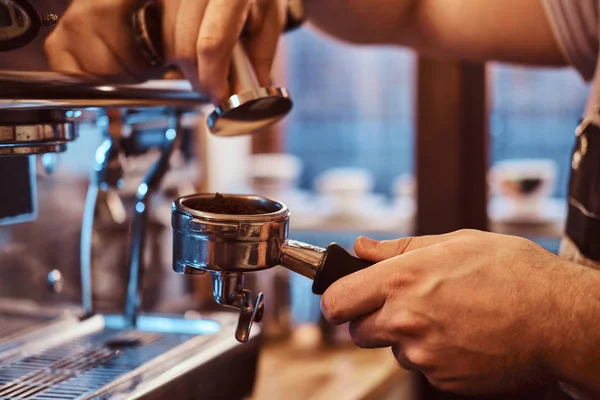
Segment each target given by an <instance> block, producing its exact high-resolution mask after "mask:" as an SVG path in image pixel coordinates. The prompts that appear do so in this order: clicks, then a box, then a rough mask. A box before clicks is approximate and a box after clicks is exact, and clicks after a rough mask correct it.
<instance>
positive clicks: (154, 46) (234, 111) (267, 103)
mask: <svg viewBox="0 0 600 400" xmlns="http://www.w3.org/2000/svg"><path fill="white" fill-rule="evenodd" d="M291 16H292V15H291V14H290V13H288V17H291ZM161 19H162V18H161V13H160V8H159V5H158V3H156V2H148V3H146V4H145V5H144V6H143V7H142V8H141V9H140V10H139V11H138V12H137V13H136V14H135V15H134V18H133V24H134V30H135V32H136V36H137V39H138V43H139V44H140V47H141V48H142V51H143V53H144V54H145V56H146V58H147V59H148V61H149V63H150V64H151V65H152V66H155V67H158V66H162V65H164V62H165V61H164V60H165V59H164V49H163V44H162V21H161ZM288 26H289V27H290V28H295V27H296V26H297V24H288ZM230 86H231V87H235V88H239V90H240V91H239V92H238V93H234V94H232V95H231V96H230V97H229V98H228V99H227V100H226V101H225V102H223V103H222V104H219V105H217V106H216V108H215V110H214V111H213V112H212V113H211V114H210V115H209V116H208V118H207V125H208V129H209V130H210V132H211V133H213V134H215V135H218V136H237V135H245V134H249V133H253V132H255V131H257V130H260V129H262V128H266V127H268V126H270V125H273V124H275V123H277V122H279V121H280V120H281V119H282V118H283V117H285V116H286V115H287V114H288V113H289V112H290V110H291V109H292V100H291V98H290V95H289V93H288V91H287V89H285V88H278V87H274V86H268V87H261V86H260V85H259V83H258V79H257V77H256V74H255V71H254V68H253V67H252V64H251V63H250V60H249V59H248V55H247V54H246V51H245V49H244V47H243V45H242V43H241V41H240V42H238V43H237V44H236V45H235V47H234V49H233V54H232V62H231V74H230Z"/></svg>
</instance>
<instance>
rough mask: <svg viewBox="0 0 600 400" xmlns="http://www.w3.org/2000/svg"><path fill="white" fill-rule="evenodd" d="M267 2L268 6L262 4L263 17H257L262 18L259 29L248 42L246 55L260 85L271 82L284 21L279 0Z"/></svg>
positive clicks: (267, 84) (282, 8) (266, 84)
mask: <svg viewBox="0 0 600 400" xmlns="http://www.w3.org/2000/svg"><path fill="white" fill-rule="evenodd" d="M259 3H261V2H259ZM262 3H265V2H264V1H263V2H262ZM267 4H268V5H269V6H268V7H265V6H264V5H263V10H261V11H262V12H264V13H265V14H264V17H262V18H260V17H258V18H259V19H262V21H261V22H260V23H261V25H260V27H259V30H258V32H257V34H256V35H255V36H253V37H252V39H251V40H250V41H249V42H248V55H249V57H250V61H251V62H252V65H253V66H254V71H255V73H256V77H257V78H258V81H259V82H260V84H261V85H262V86H269V85H270V84H271V69H272V66H273V60H274V59H275V54H276V52H277V44H278V43H279V37H280V35H281V31H282V30H283V26H284V23H285V13H284V12H283V10H284V7H280V6H279V4H280V2H279V0H274V1H269V2H268V3H267Z"/></svg>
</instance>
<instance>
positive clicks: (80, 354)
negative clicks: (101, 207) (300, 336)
mask: <svg viewBox="0 0 600 400" xmlns="http://www.w3.org/2000/svg"><path fill="white" fill-rule="evenodd" d="M215 317H216V318H214V319H213V318H211V319H210V320H208V319H198V320H191V319H190V320H188V319H183V318H175V317H173V318H171V317H168V316H147V317H144V316H142V317H140V318H139V323H138V328H137V329H127V328H123V325H124V324H123V319H122V318H121V317H110V316H95V317H92V318H90V319H88V320H86V321H83V322H80V323H79V324H77V326H71V327H70V328H69V329H62V330H58V331H57V332H56V333H55V334H54V335H51V336H50V337H45V338H41V337H40V338H38V339H36V340H32V341H30V342H28V343H24V344H23V345H21V346H19V347H17V348H12V349H10V350H7V351H4V352H2V353H0V400H4V399H11V400H17V399H18V400H21V399H23V400H24V399H32V400H49V399H52V400H70V399H73V400H74V399H113V398H118V399H129V398H136V399H137V398H140V399H154V398H157V399H158V398H161V397H162V396H160V395H159V393H161V392H164V391H165V390H170V391H171V393H173V390H182V389H183V388H184V387H185V386H186V385H187V388H186V389H185V391H183V392H182V393H183V394H184V397H178V396H171V397H172V398H197V396H198V395H199V394H202V395H203V396H207V395H208V397H204V398H213V397H211V396H212V395H215V391H216V392H218V393H221V394H225V393H224V392H223V390H226V389H225V388H221V387H214V388H211V386H214V385H215V384H216V383H217V382H215V381H214V379H213V378H214V374H213V373H211V371H214V370H215V369H219V368H221V369H223V368H227V364H228V363H230V362H234V363H235V368H236V369H238V370H239V369H240V368H241V369H242V370H243V371H244V373H245V374H246V375H247V377H246V379H245V384H241V385H240V387H239V388H238V389H236V390H239V389H242V392H245V393H242V392H240V393H239V397H238V394H235V393H231V394H228V396H227V397H219V396H216V397H214V398H242V397H243V396H245V395H249V394H250V393H251V391H252V388H253V382H254V377H255V374H256V361H257V356H258V345H250V346H248V345H239V344H238V343H237V342H236V341H235V339H234V335H233V332H234V329H235V324H236V322H237V321H236V318H231V316H230V315H229V314H224V315H215ZM255 339H256V338H255ZM254 342H257V340H254ZM246 346H247V347H246ZM223 362H225V363H223ZM244 363H245V365H244ZM221 364H223V365H221ZM218 365H221V366H220V367H219V366H218ZM220 374H223V371H222V370H221V371H220ZM224 377H225V378H226V379H225V381H227V382H228V383H229V386H235V385H231V380H230V379H229V378H230V377H228V376H227V374H224ZM211 380H212V382H211ZM242 381H244V379H242ZM186 382H187V383H186ZM236 384H237V382H236ZM170 385H171V386H173V387H172V388H171V389H169V386H170ZM243 386H245V388H244V387H243ZM198 388H201V390H204V391H205V392H204V393H198ZM202 388H203V389H202ZM209 388H211V389H210V393H206V390H207V389H209Z"/></svg>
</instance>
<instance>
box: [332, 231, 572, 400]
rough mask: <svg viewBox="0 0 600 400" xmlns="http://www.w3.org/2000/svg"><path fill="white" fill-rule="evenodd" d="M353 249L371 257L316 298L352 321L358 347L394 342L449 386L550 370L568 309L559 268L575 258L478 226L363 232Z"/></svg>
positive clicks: (494, 389)
mask: <svg viewBox="0 0 600 400" xmlns="http://www.w3.org/2000/svg"><path fill="white" fill-rule="evenodd" d="M355 251H356V253H357V255H358V256H359V257H361V258H364V259H368V260H370V261H374V262H378V264H375V265H374V266H372V267H370V268H367V269H365V270H362V271H359V272H357V273H355V274H352V275H350V276H347V277H345V278H343V279H341V280H339V281H338V282H336V283H335V284H333V285H332V286H331V287H330V288H329V290H328V291H327V292H326V293H325V294H324V295H323V298H322V302H321V305H322V309H323V313H324V315H325V317H326V318H327V319H328V320H329V321H330V322H332V323H334V324H342V323H345V322H349V321H351V324H350V332H351V335H352V338H353V340H354V342H355V343H356V344H357V345H358V346H360V347H364V348H377V347H389V346H391V347H392V349H393V352H394V355H395V357H396V359H397V360H398V362H399V363H400V364H401V365H402V366H403V367H405V368H407V369H413V370H418V371H421V372H422V373H424V374H425V375H426V376H427V378H428V379H429V381H430V382H431V383H432V384H433V385H434V386H436V387H438V388H439V389H441V390H444V391H447V392H456V393H462V394H492V393H502V392H510V391H513V390H515V389H517V388H520V387H521V386H528V385H536V384H541V383H545V382H549V381H552V380H553V379H554V378H553V376H552V371H551V370H552V366H551V360H552V359H553V358H552V357H553V356H555V355H556V354H555V351H556V348H557V347H559V346H560V343H561V342H563V341H564V338H563V337H562V335H561V333H563V332H565V331H564V329H563V325H564V324H565V321H568V318H567V317H568V316H570V315H571V313H572V310H569V307H566V306H565V304H564V303H565V300H564V299H565V298H569V296H570V295H571V294H572V291H573V290H574V289H572V288H571V289H569V287H570V286H568V285H565V284H564V281H565V280H566V278H565V276H566V271H569V270H573V271H577V270H578V267H577V266H575V265H571V264H570V263H568V262H567V261H564V260H562V259H560V258H558V257H557V256H555V255H553V254H551V253H549V252H547V251H546V250H544V249H542V248H541V247H539V246H537V245H535V244H534V243H532V242H529V241H527V240H525V239H521V238H516V237H510V236H503V235H496V234H491V233H483V232H478V231H460V232H456V233H452V234H448V235H441V236H426V237H415V238H407V239H400V240H394V241H386V242H375V241H372V240H370V239H365V238H361V239H359V240H357V242H356V244H355ZM566 267H568V268H566ZM563 310H564V311H563ZM557 357H558V356H557Z"/></svg>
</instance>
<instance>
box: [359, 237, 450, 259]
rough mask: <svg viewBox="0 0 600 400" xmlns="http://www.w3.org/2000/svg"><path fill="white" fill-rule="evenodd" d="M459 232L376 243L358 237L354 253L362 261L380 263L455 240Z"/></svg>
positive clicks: (375, 241)
mask: <svg viewBox="0 0 600 400" xmlns="http://www.w3.org/2000/svg"><path fill="white" fill-rule="evenodd" d="M460 234H462V233H460V232H452V233H448V234H445V235H434V236H414V237H406V238H401V239H395V240H384V241H377V240H373V239H370V238H366V237H359V238H358V239H356V242H354V251H355V252H356V255H357V256H358V257H360V258H362V259H365V260H369V261H373V262H380V261H384V260H387V259H389V258H392V257H395V256H398V255H401V254H405V253H408V252H411V251H413V250H417V249H422V248H425V247H429V246H433V245H435V244H439V243H443V242H447V241H448V240H451V239H454V238H456V237H457V236H458V235H460Z"/></svg>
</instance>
